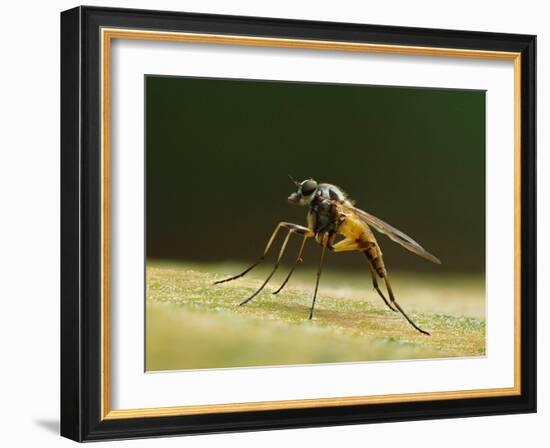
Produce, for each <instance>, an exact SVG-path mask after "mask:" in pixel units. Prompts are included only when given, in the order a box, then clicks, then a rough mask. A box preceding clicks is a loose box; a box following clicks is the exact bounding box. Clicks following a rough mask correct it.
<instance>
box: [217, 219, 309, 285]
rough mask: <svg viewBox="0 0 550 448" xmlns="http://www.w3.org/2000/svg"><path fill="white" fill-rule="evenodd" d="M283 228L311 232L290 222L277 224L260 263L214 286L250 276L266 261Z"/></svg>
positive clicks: (257, 262)
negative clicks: (253, 270) (250, 273)
mask: <svg viewBox="0 0 550 448" xmlns="http://www.w3.org/2000/svg"><path fill="white" fill-rule="evenodd" d="M281 228H285V229H296V230H301V231H309V229H307V227H302V226H299V225H297V224H292V223H290V222H280V223H279V224H277V227H275V230H274V231H273V233H272V234H271V238H269V241H268V242H267V245H266V246H265V249H264V252H263V254H262V256H261V257H260V258H259V260H258V261H256V262H255V263H254V264H253V265H252V266H250V267H248V268H246V269H245V270H244V271H243V272H241V273H240V274H237V275H234V276H232V277H229V278H225V279H223V280H218V281H216V282H214V284H215V285H219V284H220V283H225V282H230V281H231V280H236V279H238V278H241V277H243V276H245V275H246V274H248V273H249V272H250V271H251V270H252V269H254V268H255V267H256V266H258V265H259V264H260V263H261V262H262V261H264V259H265V257H266V255H267V254H268V252H269V249H270V248H271V245H272V244H273V241H274V240H275V237H276V236H277V233H279V230H281Z"/></svg>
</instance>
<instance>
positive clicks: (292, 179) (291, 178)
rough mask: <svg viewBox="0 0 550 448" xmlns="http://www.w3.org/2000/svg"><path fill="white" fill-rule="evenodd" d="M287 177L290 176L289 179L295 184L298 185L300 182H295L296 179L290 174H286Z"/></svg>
mask: <svg viewBox="0 0 550 448" xmlns="http://www.w3.org/2000/svg"><path fill="white" fill-rule="evenodd" d="M288 177H289V178H290V180H291V181H292V182H294V185H296V186H299V185H300V182H296V181H295V180H294V178H293V177H292V176H291V175H290V174H289V175H288Z"/></svg>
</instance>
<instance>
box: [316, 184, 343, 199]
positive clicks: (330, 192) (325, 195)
mask: <svg viewBox="0 0 550 448" xmlns="http://www.w3.org/2000/svg"><path fill="white" fill-rule="evenodd" d="M313 196H318V197H320V198H321V199H329V200H331V201H338V202H344V201H345V200H346V199H347V198H346V194H345V193H344V192H343V191H342V190H341V189H340V188H339V187H337V186H336V185H332V184H319V185H318V186H317V189H316V190H315V193H314V195H313Z"/></svg>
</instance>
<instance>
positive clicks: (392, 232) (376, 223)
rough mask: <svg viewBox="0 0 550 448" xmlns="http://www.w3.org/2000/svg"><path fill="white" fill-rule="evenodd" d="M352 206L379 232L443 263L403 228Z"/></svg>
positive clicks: (357, 213)
mask: <svg viewBox="0 0 550 448" xmlns="http://www.w3.org/2000/svg"><path fill="white" fill-rule="evenodd" d="M350 207H351V208H352V209H353V211H354V212H355V214H356V215H357V216H358V217H359V218H361V219H362V220H363V221H365V222H366V223H367V224H368V225H370V226H372V227H373V228H374V229H376V230H377V231H378V232H380V233H383V234H385V235H387V236H388V237H389V238H390V239H391V240H393V241H395V242H396V243H399V244H401V245H402V246H403V247H404V248H406V249H408V250H410V251H411V252H413V253H415V254H416V255H419V256H421V257H423V258H425V259H426V260H430V261H431V262H433V263H437V264H441V261H440V260H439V259H438V258H436V257H434V256H433V255H432V254H431V253H429V252H428V251H427V250H426V249H424V248H423V247H422V246H421V245H420V244H418V243H417V242H416V241H415V240H413V239H412V238H411V237H410V236H408V235H406V234H404V233H403V232H401V230H397V229H396V228H395V227H393V226H390V225H389V224H388V223H387V222H384V221H382V220H381V219H380V218H377V217H376V216H373V215H371V214H370V213H367V212H366V211H364V210H361V209H359V208H355V207H353V206H350Z"/></svg>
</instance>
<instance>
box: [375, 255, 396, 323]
mask: <svg viewBox="0 0 550 448" xmlns="http://www.w3.org/2000/svg"><path fill="white" fill-rule="evenodd" d="M369 268H370V273H371V276H372V286H373V287H374V289H376V292H377V293H378V295H379V296H380V297H382V300H383V301H384V303H385V304H386V305H387V307H388V308H389V309H390V310H392V311H393V312H397V310H396V309H395V308H394V307H393V306H391V305H390V302H388V299H386V297H385V296H384V294H382V291H381V290H380V288H379V287H378V280H377V279H376V271H375V270H374V268H373V267H372V264H371V263H370V261H369Z"/></svg>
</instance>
